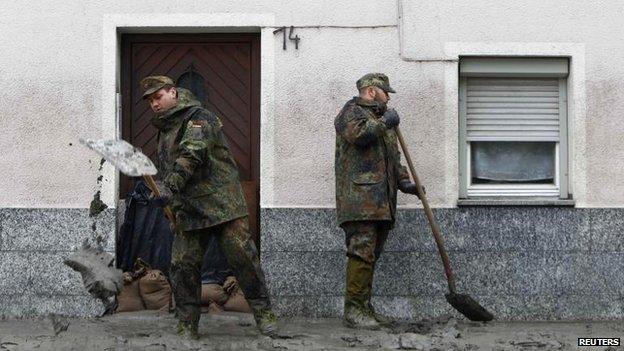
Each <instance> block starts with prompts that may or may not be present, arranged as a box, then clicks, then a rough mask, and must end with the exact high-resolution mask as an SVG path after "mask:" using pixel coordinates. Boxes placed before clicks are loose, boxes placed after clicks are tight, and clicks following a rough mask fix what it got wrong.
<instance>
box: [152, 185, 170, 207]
mask: <svg viewBox="0 0 624 351" xmlns="http://www.w3.org/2000/svg"><path fill="white" fill-rule="evenodd" d="M156 187H157V188H158V192H159V193H160V196H155V194H152V201H153V203H154V204H155V205H156V206H159V207H165V206H167V204H169V201H170V200H171V198H172V197H173V192H171V189H169V187H168V186H167V185H165V183H163V182H162V181H160V180H158V181H156Z"/></svg>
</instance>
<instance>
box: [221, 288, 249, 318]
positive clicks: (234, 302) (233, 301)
mask: <svg viewBox="0 0 624 351" xmlns="http://www.w3.org/2000/svg"><path fill="white" fill-rule="evenodd" d="M223 309H224V310H226V311H234V312H245V313H251V307H249V304H248V303H247V300H245V295H244V294H243V292H242V291H241V290H240V289H236V291H235V292H234V293H232V295H230V298H229V299H228V300H227V301H226V302H225V304H223Z"/></svg>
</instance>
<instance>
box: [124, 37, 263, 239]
mask: <svg viewBox="0 0 624 351" xmlns="http://www.w3.org/2000/svg"><path fill="white" fill-rule="evenodd" d="M121 42H122V48H121V94H122V128H123V130H122V136H123V139H124V140H126V141H128V142H130V143H132V144H133V145H134V146H136V147H138V148H140V149H142V150H143V152H144V153H145V154H146V155H148V156H149V157H150V158H152V160H153V161H156V159H155V157H156V134H157V131H156V128H154V127H153V126H152V125H151V124H150V119H151V118H152V116H153V113H152V112H151V110H150V109H149V106H148V104H147V103H146V102H145V101H143V100H142V99H141V90H140V87H139V82H140V80H141V79H142V78H143V77H146V76H149V75H167V76H169V77H171V78H173V79H174V80H175V81H176V82H177V84H178V85H180V86H182V87H185V88H187V89H189V90H191V91H193V92H194V93H195V95H196V96H197V97H198V98H199V99H201V101H202V103H203V104H204V106H205V107H206V108H208V109H210V110H211V111H213V112H214V113H216V114H217V115H218V116H219V118H221V121H222V122H223V128H224V132H225V135H226V137H227V139H228V143H229V146H230V149H231V151H232V153H233V155H234V157H235V158H236V161H237V163H238V167H239V171H240V179H241V183H242V185H243V189H244V191H245V196H246V199H247V206H248V208H249V222H250V223H249V224H250V226H251V228H250V229H251V232H252V235H253V237H254V240H255V241H256V244H257V245H259V242H260V241H259V239H260V238H259V217H258V216H259V208H260V206H259V194H260V128H259V127H260V94H259V93H260V36H259V35H258V34H149V35H147V34H127V35H123V36H122V38H121ZM131 187H132V181H131V179H129V178H127V177H123V176H122V177H121V186H120V198H125V196H126V194H127V193H128V191H130V190H131Z"/></svg>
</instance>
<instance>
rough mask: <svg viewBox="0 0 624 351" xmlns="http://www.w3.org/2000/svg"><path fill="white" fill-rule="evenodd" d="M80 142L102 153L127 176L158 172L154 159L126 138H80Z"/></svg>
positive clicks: (101, 154)
mask: <svg viewBox="0 0 624 351" xmlns="http://www.w3.org/2000/svg"><path fill="white" fill-rule="evenodd" d="M80 143H81V144H83V145H85V146H87V147H88V148H89V149H91V150H93V151H95V152H97V153H98V154H100V156H102V157H103V158H104V159H105V160H106V161H108V162H110V163H111V164H112V165H113V166H115V167H116V168H117V169H119V171H120V172H121V173H123V174H125V175H127V176H130V177H140V176H144V175H154V174H156V173H158V171H157V170H156V166H154V163H153V162H152V160H150V159H149V157H147V156H145V154H143V153H142V152H141V150H139V149H137V148H135V147H134V146H132V144H130V143H128V142H127V141H125V140H88V139H87V140H85V139H80Z"/></svg>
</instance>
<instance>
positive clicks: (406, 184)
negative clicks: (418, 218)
mask: <svg viewBox="0 0 624 351" xmlns="http://www.w3.org/2000/svg"><path fill="white" fill-rule="evenodd" d="M420 188H421V190H422V193H423V194H426V193H427V192H426V191H425V187H424V186H421V187H420ZM399 190H401V191H402V192H404V193H406V194H412V195H416V196H418V192H417V191H416V184H415V183H413V182H411V181H409V180H407V179H405V180H402V181H400V182H399ZM419 197H420V196H419Z"/></svg>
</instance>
